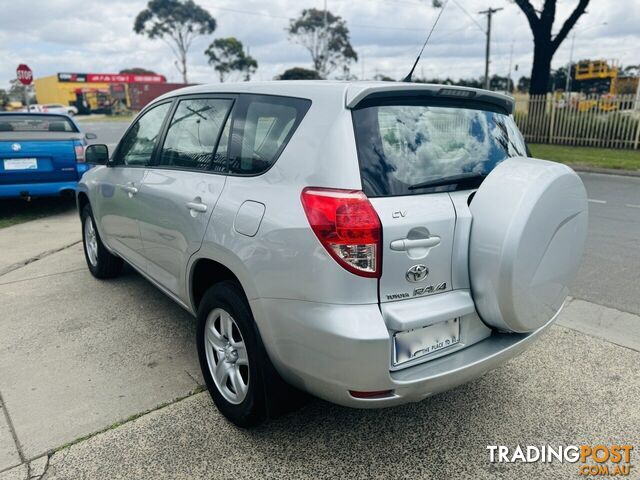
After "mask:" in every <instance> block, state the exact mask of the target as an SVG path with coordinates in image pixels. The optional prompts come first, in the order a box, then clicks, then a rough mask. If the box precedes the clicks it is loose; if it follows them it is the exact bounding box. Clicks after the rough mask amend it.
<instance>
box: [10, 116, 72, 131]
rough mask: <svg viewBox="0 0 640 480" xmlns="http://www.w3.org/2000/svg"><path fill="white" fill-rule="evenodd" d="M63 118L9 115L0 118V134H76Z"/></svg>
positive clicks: (67, 120) (68, 122)
mask: <svg viewBox="0 0 640 480" xmlns="http://www.w3.org/2000/svg"><path fill="white" fill-rule="evenodd" d="M77 131H78V130H77V129H76V127H75V125H74V124H73V123H71V122H70V121H69V119H67V118H65V117H56V116H37V115H11V116H10V117H8V116H7V117H0V132H77Z"/></svg>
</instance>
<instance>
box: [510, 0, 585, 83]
mask: <svg viewBox="0 0 640 480" xmlns="http://www.w3.org/2000/svg"><path fill="white" fill-rule="evenodd" d="M514 1H515V3H516V4H517V5H518V6H519V7H520V10H522V11H523V12H524V14H525V16H526V17H527V21H528V22H529V26H530V27H531V32H532V33H533V68H532V69H531V85H530V87H529V93H530V94H532V95H540V94H545V93H547V89H548V88H549V78H550V74H551V60H552V59H553V55H554V54H555V53H556V50H558V47H559V46H560V44H561V43H562V42H563V40H564V39H565V38H567V35H568V34H569V32H570V31H571V29H572V28H573V26H574V25H575V24H576V22H577V21H578V19H579V18H580V16H581V15H582V14H583V13H584V12H585V10H586V8H587V5H588V4H589V0H579V1H578V5H577V6H576V8H575V9H574V10H573V12H572V13H571V15H569V18H567V20H566V21H565V22H564V24H563V25H562V27H561V28H560V31H559V32H558V33H557V34H556V35H555V36H553V34H552V33H551V29H552V28H553V22H554V21H555V18H556V3H557V0H544V4H543V7H542V11H540V12H539V13H540V15H538V11H537V10H536V9H535V8H534V7H533V5H531V2H529V0H514Z"/></svg>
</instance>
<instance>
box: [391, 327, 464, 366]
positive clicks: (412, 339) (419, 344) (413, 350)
mask: <svg viewBox="0 0 640 480" xmlns="http://www.w3.org/2000/svg"><path fill="white" fill-rule="evenodd" d="M458 342H460V320H459V319H458V318H453V319H451V320H446V321H444V322H438V323H434V324H433V325H429V326H428V327H423V328H416V329H415V330H409V331H406V332H398V333H396V334H395V335H394V336H393V346H394V348H393V356H394V358H393V364H394V365H399V364H401V363H405V362H408V361H410V360H415V359H416V358H420V357H424V356H425V355H431V354H433V353H435V352H438V351H440V350H442V349H444V348H447V347H450V346H452V345H455V344H457V343H458Z"/></svg>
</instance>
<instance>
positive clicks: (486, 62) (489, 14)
mask: <svg viewBox="0 0 640 480" xmlns="http://www.w3.org/2000/svg"><path fill="white" fill-rule="evenodd" d="M500 10H503V8H502V7H501V8H491V7H489V8H487V9H486V10H483V11H482V12H478V13H479V14H480V15H486V16H487V48H486V50H485V59H484V88H485V89H487V90H489V56H490V55H491V17H492V16H493V14H494V13H496V12H499V11H500Z"/></svg>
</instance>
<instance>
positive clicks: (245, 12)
mask: <svg viewBox="0 0 640 480" xmlns="http://www.w3.org/2000/svg"><path fill="white" fill-rule="evenodd" d="M209 8H212V9H215V10H222V11H224V12H230V13H240V14H243V15H254V16H258V17H267V18H278V19H282V20H291V18H292V17H288V16H284V15H274V14H272V13H264V12H255V11H250V10H240V9H237V8H227V7H209ZM348 26H349V28H371V29H375V30H404V31H407V30H409V31H414V32H424V31H425V29H424V28H418V27H392V26H389V25H371V24H363V23H351V22H349V23H348Z"/></svg>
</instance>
